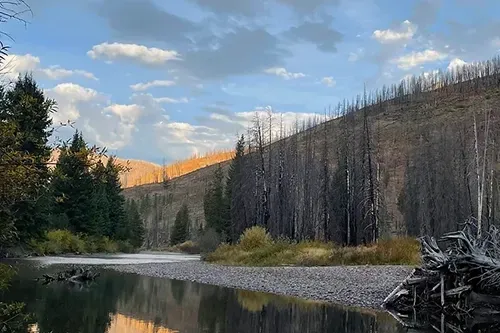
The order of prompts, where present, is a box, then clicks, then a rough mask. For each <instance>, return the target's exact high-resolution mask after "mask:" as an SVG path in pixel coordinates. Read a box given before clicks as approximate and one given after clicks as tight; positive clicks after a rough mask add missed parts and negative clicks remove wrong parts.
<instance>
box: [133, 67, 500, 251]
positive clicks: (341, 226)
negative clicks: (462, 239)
mask: <svg viewBox="0 0 500 333" xmlns="http://www.w3.org/2000/svg"><path fill="white" fill-rule="evenodd" d="M499 110H500V61H499V59H498V58H496V59H493V60H491V61H487V62H483V63H479V64H475V65H468V66H465V67H463V68H460V69H458V70H456V71H453V72H446V73H438V74H436V75H430V76H429V75H423V76H421V77H413V78H409V79H406V80H404V81H402V82H401V83H400V84H398V85H394V86H390V87H383V88H382V89H380V90H377V91H375V92H373V93H366V92H365V93H364V94H363V95H360V96H358V97H357V98H356V99H354V100H353V101H350V102H349V101H345V102H344V103H342V104H339V105H338V106H337V108H335V109H334V110H333V112H332V114H333V118H334V119H332V120H328V121H326V122H323V123H320V124H315V123H308V124H297V126H296V127H295V128H294V129H292V130H293V131H294V132H295V133H294V134H293V135H291V136H288V137H282V138H281V139H278V140H271V139H273V138H272V137H270V135H269V134H268V133H271V130H270V128H269V126H274V127H279V126H280V122H279V119H273V118H272V114H270V115H269V118H267V119H262V118H261V119H259V118H256V119H255V122H254V126H253V131H252V133H251V137H250V138H247V139H246V141H245V145H246V151H247V152H246V154H245V155H244V156H243V157H242V158H241V161H240V162H239V163H241V164H242V167H241V168H240V169H241V171H240V172H239V174H238V175H234V177H236V178H237V180H236V181H234V180H233V181H232V185H231V187H232V188H231V191H229V192H230V193H231V199H227V198H226V199H227V200H229V201H230V202H231V208H230V210H231V213H230V215H231V222H230V223H231V230H232V231H231V234H232V236H231V238H233V240H234V238H235V237H236V236H237V235H239V234H241V233H242V231H243V230H245V229H246V228H248V227H250V226H253V225H262V226H264V227H266V228H267V229H268V230H269V231H270V233H271V234H272V235H273V236H279V235H281V236H287V237H289V238H292V239H321V240H331V241H335V242H337V243H340V244H351V245H355V244H360V243H368V242H372V241H375V240H377V239H379V238H380V237H391V236H394V235H404V234H410V235H419V234H424V233H425V234H430V235H441V234H442V233H444V232H446V231H449V230H456V228H457V224H458V223H461V222H463V221H465V220H466V219H468V218H474V219H475V220H477V222H479V223H481V224H482V225H483V226H484V227H486V226H487V225H488V224H494V223H498V221H499V218H500V215H499V213H498V212H499V209H500V199H499V198H500V181H499V177H500V163H499V159H500V157H499V146H498V144H499V142H500V137H499V134H500V133H499V132H500V130H499V129H500V124H499V118H500V113H499V112H500V111H499ZM279 132H281V133H283V132H284V131H279ZM228 165H229V163H225V164H223V165H222V169H223V171H224V173H225V174H226V173H227V167H228ZM214 170H216V167H214V166H212V167H209V168H204V169H200V170H198V171H195V172H192V173H190V174H187V175H185V176H182V177H179V178H176V179H173V180H171V181H170V182H169V188H173V189H174V190H171V191H170V192H169V191H168V190H167V187H163V186H162V185H160V184H158V185H146V186H140V187H137V188H133V189H127V190H125V192H124V193H125V195H126V196H127V197H129V198H133V199H135V200H140V201H141V202H146V204H144V205H142V207H143V209H142V214H144V216H146V217H147V219H148V221H149V223H148V226H149V227H148V229H149V230H150V231H151V230H154V232H153V234H158V233H164V234H165V236H164V237H160V238H161V239H162V240H165V241H167V240H168V239H169V238H168V233H169V230H170V228H171V226H172V225H173V220H174V219H175V214H176V213H177V211H178V209H179V207H180V206H181V205H182V204H184V203H185V204H186V205H187V206H188V208H189V210H190V214H191V216H192V221H191V223H192V224H193V228H191V229H192V230H194V228H195V227H196V225H197V224H205V214H204V206H203V197H204V192H205V191H206V190H207V188H208V186H209V184H210V183H211V182H212V179H213V178H214V175H215V174H214ZM222 186H224V184H223V185H222ZM225 192H228V191H225ZM154 196H156V199H155V200H156V204H151V202H152V198H153V197H154ZM148 200H149V201H148ZM148 202H149V203H148ZM151 207H155V208H151ZM176 208H177V210H176ZM152 226H154V227H152Z"/></svg>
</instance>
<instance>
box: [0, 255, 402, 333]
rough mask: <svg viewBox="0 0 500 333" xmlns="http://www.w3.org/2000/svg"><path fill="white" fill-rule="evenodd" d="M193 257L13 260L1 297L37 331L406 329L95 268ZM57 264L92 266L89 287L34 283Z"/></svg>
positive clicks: (353, 313)
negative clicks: (21, 308) (27, 315)
mask: <svg viewBox="0 0 500 333" xmlns="http://www.w3.org/2000/svg"><path fill="white" fill-rule="evenodd" d="M186 260H198V257H197V256H185V255H178V254H158V253H146V254H134V255H101V256H99V255H96V256H65V257H44V258H34V259H28V260H21V261H18V262H16V264H15V266H16V267H17V269H18V275H17V277H16V278H15V279H14V280H13V281H12V285H11V287H10V288H9V290H8V291H7V292H6V293H4V294H3V295H2V299H4V300H7V301H22V302H25V303H26V305H27V310H28V311H29V312H31V313H33V314H34V315H35V318H36V322H35V323H34V324H33V325H32V326H31V331H32V332H40V333H42V332H43V333H49V332H52V333H68V332H75V333H105V332H106V333H149V332H155V333H167V332H168V333H174V332H179V333H195V332H207V333H238V332H242V333H243V332H260V333H264V332H265V333H279V332H283V333H285V332H297V333H298V332H301V333H306V332H315V333H322V332H329V333H337V332H338V333H340V332H342V333H368V332H387V333H392V332H393V333H399V332H406V331H405V330H404V329H403V328H402V327H400V326H399V325H398V324H397V323H396V322H395V320H394V319H392V317H391V316H390V315H388V314H386V313H384V312H381V311H374V310H365V309H355V308H346V307H341V306H336V305H332V304H326V303H321V302H315V301H306V300H300V299H295V298H291V297H283V296H275V295H271V294H265V293H259V292H250V291H243V290H234V289H229V288H221V287H215V286H210V285H204V284H199V283H193V282H184V281H177V280H169V279H164V278H152V277H146V276H141V275H137V274H129V273H119V272H116V271H113V270H108V269H105V268H103V267H104V266H103V265H106V264H109V265H118V264H141V263H151V262H154V263H160V262H165V263H168V262H175V261H186ZM61 264H65V265H71V264H88V265H96V268H95V269H97V270H100V271H101V276H100V277H99V278H98V279H97V280H96V281H95V282H93V283H92V284H90V285H85V286H83V285H72V284H69V283H65V282H53V283H51V284H48V285H43V284H42V283H41V282H37V281H36V280H35V279H36V277H38V276H41V275H42V274H44V273H49V274H53V273H54V272H57V271H59V270H61V269H62V266H61Z"/></svg>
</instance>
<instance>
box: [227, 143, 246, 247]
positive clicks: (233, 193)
mask: <svg viewBox="0 0 500 333" xmlns="http://www.w3.org/2000/svg"><path fill="white" fill-rule="evenodd" d="M243 155H245V137H244V136H243V135H241V137H240V138H239V139H238V142H237V143H236V153H235V155H234V157H233V159H232V160H231V164H230V165H229V170H228V172H227V181H226V188H225V193H224V210H223V213H224V217H223V219H224V221H225V223H226V230H227V235H228V237H227V238H228V240H229V241H230V242H236V241H237V240H238V237H239V235H238V234H237V232H236V224H237V223H238V221H237V218H236V216H235V214H232V210H234V208H233V207H235V206H236V205H238V204H239V203H240V202H239V201H241V199H240V198H241V183H242V182H241V174H242V169H243Z"/></svg>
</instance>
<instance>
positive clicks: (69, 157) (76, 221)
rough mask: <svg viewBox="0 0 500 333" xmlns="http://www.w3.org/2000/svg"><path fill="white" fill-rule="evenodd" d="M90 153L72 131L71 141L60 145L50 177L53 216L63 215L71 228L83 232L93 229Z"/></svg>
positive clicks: (80, 138) (92, 182)
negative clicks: (53, 204)
mask: <svg viewBox="0 0 500 333" xmlns="http://www.w3.org/2000/svg"><path fill="white" fill-rule="evenodd" d="M90 154H91V152H90V150H89V149H88V148H87V145H86V143H85V141H84V140H83V136H82V134H81V133H79V132H78V131H76V132H75V134H74V135H73V139H72V141H71V144H70V145H69V146H68V145H65V146H63V147H62V149H61V154H60V156H59V160H58V162H57V166H56V168H55V170H54V176H53V179H52V193H53V195H54V200H55V207H54V209H53V215H54V216H55V217H56V219H64V215H66V217H67V221H68V225H69V229H70V230H71V231H73V232H82V233H86V234H92V232H93V231H94V227H93V226H92V223H93V222H92V221H93V218H94V216H95V212H94V211H93V210H92V207H93V194H94V193H95V191H94V188H93V185H94V181H93V176H92V174H91V172H90V168H89V166H90Z"/></svg>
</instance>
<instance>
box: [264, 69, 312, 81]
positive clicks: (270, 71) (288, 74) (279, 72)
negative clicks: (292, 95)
mask: <svg viewBox="0 0 500 333" xmlns="http://www.w3.org/2000/svg"><path fill="white" fill-rule="evenodd" d="M264 73H266V74H270V75H276V76H279V77H282V78H284V79H285V80H291V79H300V78H303V77H305V76H306V75H305V74H304V73H292V72H289V71H287V70H286V68H283V67H271V68H268V69H266V70H264Z"/></svg>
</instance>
